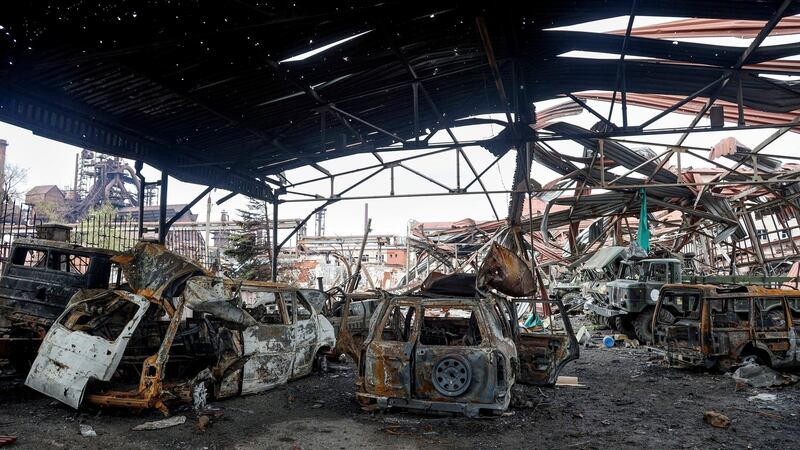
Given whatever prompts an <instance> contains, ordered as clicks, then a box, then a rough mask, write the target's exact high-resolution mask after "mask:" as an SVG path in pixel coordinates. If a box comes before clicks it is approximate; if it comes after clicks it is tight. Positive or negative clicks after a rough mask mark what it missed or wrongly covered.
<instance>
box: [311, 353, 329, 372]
mask: <svg viewBox="0 0 800 450" xmlns="http://www.w3.org/2000/svg"><path fill="white" fill-rule="evenodd" d="M314 370H315V371H317V372H320V373H325V372H327V371H328V358H327V355H325V352H324V351H322V350H320V351H319V352H317V356H315V357H314Z"/></svg>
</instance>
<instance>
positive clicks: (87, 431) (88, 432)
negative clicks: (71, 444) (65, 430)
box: [81, 423, 97, 437]
mask: <svg viewBox="0 0 800 450" xmlns="http://www.w3.org/2000/svg"><path fill="white" fill-rule="evenodd" d="M81 436H83V437H96V436H97V432H95V431H94V428H92V426H91V425H86V424H85V423H82V424H81Z"/></svg>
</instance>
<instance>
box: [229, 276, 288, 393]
mask: <svg viewBox="0 0 800 450" xmlns="http://www.w3.org/2000/svg"><path fill="white" fill-rule="evenodd" d="M241 296H242V300H243V302H244V305H245V309H246V310H247V312H248V313H250V315H251V316H253V318H254V319H256V321H258V325H256V326H252V327H248V328H246V329H245V330H244V331H242V344H243V355H244V361H245V363H244V367H243V368H242V388H241V393H242V394H252V393H255V392H262V391H265V390H268V389H272V388H273V387H275V386H277V385H280V384H283V383H286V381H288V380H289V377H290V376H291V373H292V362H293V360H294V335H293V330H292V319H291V317H290V316H289V314H288V311H287V309H286V305H285V299H284V298H283V296H282V295H281V293H280V292H265V291H255V292H253V291H250V292H248V291H246V290H245V289H244V288H243V290H242V293H241Z"/></svg>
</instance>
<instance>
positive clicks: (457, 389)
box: [431, 355, 472, 397]
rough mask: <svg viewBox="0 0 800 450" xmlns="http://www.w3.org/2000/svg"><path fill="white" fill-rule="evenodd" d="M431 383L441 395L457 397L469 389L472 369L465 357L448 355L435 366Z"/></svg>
mask: <svg viewBox="0 0 800 450" xmlns="http://www.w3.org/2000/svg"><path fill="white" fill-rule="evenodd" d="M431 381H432V382H433V387H435V388H436V390H437V391H438V392H439V393H440V394H442V395H444V396H447V397H457V396H459V395H461V394H463V393H464V392H466V391H467V389H468V388H469V385H470V383H471V382H472V368H471V367H470V366H469V362H468V361H467V359H466V358H464V357H463V356H461V355H446V356H444V357H442V359H440V360H439V361H437V362H436V364H434V365H433V371H432V373H431Z"/></svg>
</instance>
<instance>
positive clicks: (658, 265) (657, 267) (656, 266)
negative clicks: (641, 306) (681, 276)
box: [645, 262, 670, 305]
mask: <svg viewBox="0 0 800 450" xmlns="http://www.w3.org/2000/svg"><path fill="white" fill-rule="evenodd" d="M669 279H670V265H669V264H667V263H666V262H652V263H650V265H649V267H648V269H647V281H645V288H646V290H647V292H645V300H646V301H647V304H650V305H655V304H656V302H657V301H658V294H659V291H660V290H661V287H662V286H664V285H665V284H667V282H669Z"/></svg>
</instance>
